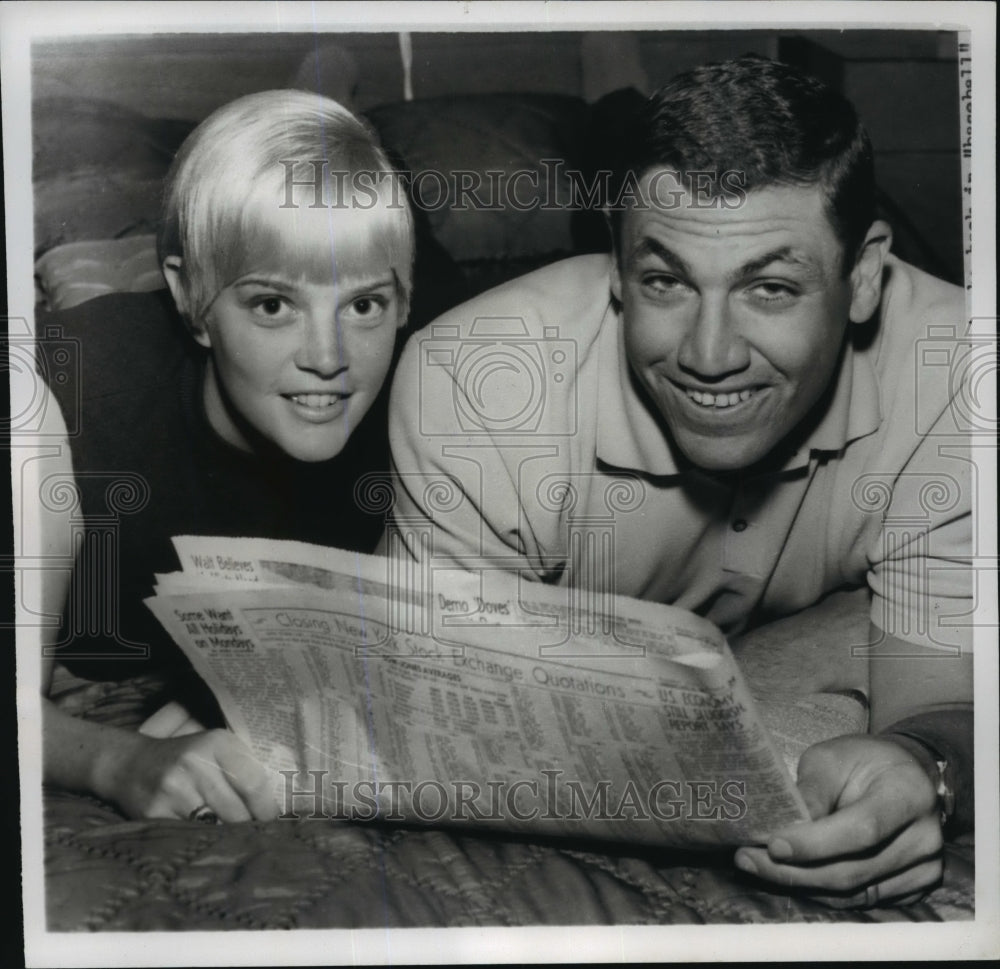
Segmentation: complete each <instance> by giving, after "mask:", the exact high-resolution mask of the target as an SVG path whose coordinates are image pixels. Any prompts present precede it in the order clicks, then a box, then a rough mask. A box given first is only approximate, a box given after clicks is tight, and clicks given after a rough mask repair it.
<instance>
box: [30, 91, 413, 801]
mask: <svg viewBox="0 0 1000 969" xmlns="http://www.w3.org/2000/svg"><path fill="white" fill-rule="evenodd" d="M158 244H159V252H160V258H161V264H162V267H163V273H164V276H165V279H166V282H167V286H168V290H169V297H168V296H167V294H166V293H160V294H144V295H124V294H123V295H117V296H111V297H105V298H101V299H98V300H93V301H91V302H89V303H87V304H84V305H83V306H81V307H78V308H77V309H75V310H73V311H71V312H70V313H67V314H63V315H62V316H55V317H52V318H51V319H50V320H49V321H46V331H47V332H50V331H51V325H56V327H57V329H58V330H59V332H60V333H61V336H62V337H63V339H64V341H65V339H67V338H68V339H70V340H72V341H75V344H76V345H77V346H78V347H79V367H78V370H77V372H76V373H75V374H71V375H70V379H64V380H62V382H58V381H53V382H52V383H51V387H50V389H51V391H52V393H53V394H54V395H55V397H56V398H57V399H58V402H59V405H60V407H61V408H62V410H63V412H66V411H67V409H68V408H74V414H76V415H77V421H76V422H74V423H78V427H79V434H77V435H76V436H75V437H74V438H73V439H72V441H71V450H72V459H73V466H74V471H75V475H76V481H77V486H78V489H79V492H80V494H81V506H82V511H83V518H84V520H85V522H86V527H85V528H84V530H83V532H82V541H81V544H80V549H79V551H78V554H77V557H76V566H75V569H74V574H73V582H72V589H71V592H70V594H69V595H68V596H67V603H68V604H67V606H66V609H65V611H64V619H63V624H62V630H61V634H60V637H59V642H58V643H57V644H55V648H54V649H52V650H50V651H49V652H51V654H52V656H54V657H55V658H56V659H59V660H60V661H61V662H63V663H64V664H65V665H66V666H68V667H69V668H70V669H71V670H72V671H73V672H75V673H77V674H80V675H85V676H87V677H89V678H93V679H113V678H121V677H124V676H130V675H136V674H139V673H147V672H149V671H151V670H155V671H158V672H163V673H164V674H166V675H167V677H168V678H170V679H171V681H172V682H173V683H175V684H177V683H179V682H180V681H182V680H184V679H185V670H186V669H187V664H186V661H185V660H184V659H183V656H182V655H181V654H180V651H179V650H178V649H177V648H176V646H174V644H173V643H172V642H170V641H169V639H168V638H167V637H166V636H165V634H164V633H163V631H162V629H161V628H160V627H159V626H158V624H157V623H156V622H155V620H154V619H153V618H152V616H151V615H150V614H149V613H148V610H146V609H145V607H144V606H143V605H142V600H143V598H145V597H146V596H148V595H150V594H151V592H152V586H153V582H154V576H155V574H156V573H158V572H168V571H172V570H174V569H176V568H177V562H176V558H175V556H174V553H173V550H172V546H171V544H170V538H171V537H172V536H174V535H179V534H223V535H254V536H260V537H267V538H282V539H303V540H308V541H311V542H316V543H318V544H325V545H332V546H337V547H341V548H349V549H356V550H359V551H366V552H367V551H372V550H373V549H374V547H375V545H376V543H377V541H378V538H379V536H380V534H381V530H382V521H381V519H380V518H378V517H377V516H374V515H366V514H365V513H364V512H363V511H362V510H361V509H360V508H358V507H357V505H356V504H355V502H354V498H353V496H354V489H355V484H356V482H357V481H358V480H359V478H360V477H361V476H363V475H364V474H366V473H369V472H380V471H381V472H384V471H386V470H387V468H388V463H387V462H388V458H387V454H388V449H387V446H386V436H385V415H384V403H385V396H386V394H385V392H384V391H385V384H386V378H387V375H388V374H389V371H390V369H391V366H392V363H393V360H394V355H395V350H396V345H397V342H398V335H399V333H400V330H401V328H402V327H403V325H404V323H405V321H406V317H407V309H408V304H409V298H410V293H411V288H412V274H413V273H412V267H413V249H414V245H413V219H412V215H411V212H410V209H409V206H408V204H407V202H406V199H405V195H404V194H403V193H402V192H401V191H400V186H399V184H398V181H397V178H396V175H395V173H394V171H393V169H392V167H391V165H390V164H389V162H388V160H387V158H386V156H385V155H384V153H383V152H382V151H381V149H380V148H379V147H378V146H377V144H376V142H375V139H374V137H373V135H372V134H371V132H370V131H369V130H368V128H367V127H366V126H365V125H363V124H362V123H361V122H360V121H359V120H358V119H356V118H355V117H354V116H353V115H351V114H350V112H348V111H347V110H346V109H344V108H342V107H341V106H340V105H338V104H336V103H335V102H333V101H330V100H328V99H326V98H322V97H320V96H318V95H314V94H309V93H306V92H299V91H270V92H263V93H260V94H254V95H250V96H248V97H245V98H242V99H240V100H238V101H235V102H233V103H232V104H229V105H226V106H225V107H223V108H221V109H219V110H218V111H217V112H215V113H214V114H213V115H212V116H211V117H210V118H208V119H207V120H206V121H205V122H204V123H203V124H202V125H200V126H199V127H198V128H197V129H196V130H195V132H194V133H193V134H192V135H191V136H190V137H189V138H188V140H187V141H186V142H185V143H184V145H183V146H182V148H181V150H180V152H179V153H178V156H177V158H176V160H175V162H174V165H173V167H172V168H171V171H170V173H169V175H168V178H167V184H166V190H165V204H164V213H163V224H162V227H161V232H160V236H159V240H158ZM50 349H51V348H50V347H47V345H46V342H45V341H44V340H42V341H40V345H39V350H40V353H41V368H42V370H43V372H51V373H55V371H56V369H57V365H56V362H55V361H54V360H51V359H49V358H48V354H49V350H50ZM77 408H78V411H77V410H76V409H77ZM123 496H124V497H123ZM109 525H110V526H111V527H110V528H109ZM109 535H110V536H112V539H113V540H112V542H111V544H110V545H109V543H108V541H107V537H108V536H109ZM109 549H110V551H109ZM50 594H51V591H50ZM51 665H52V657H49V658H48V659H47V660H46V661H45V668H44V669H43V684H44V685H45V687H46V689H47V688H48V684H49V682H50V679H51ZM186 699H187V698H186ZM187 702H190V700H189V699H187ZM44 736H45V778H46V780H47V781H48V782H50V783H53V784H57V785H60V786H64V787H70V788H74V789H78V790H86V791H90V792H92V793H94V794H96V795H98V796H100V797H102V798H103V799H105V800H109V801H112V802H114V803H116V804H117V805H118V806H119V807H120V808H121V810H122V811H123V812H124V813H125V814H127V815H129V816H133V817H141V816H150V817H174V818H188V817H198V818H199V819H204V818H206V817H207V818H211V819H214V818H215V817H217V818H219V819H222V820H226V821H238V820H246V819H249V818H261V819H266V818H271V817H274V816H276V813H277V807H276V805H275V804H274V803H273V801H272V796H271V794H270V791H271V789H272V785H271V783H270V779H269V778H268V777H266V776H265V774H264V771H263V768H261V767H260V766H259V765H258V764H257V763H256V762H255V761H254V760H253V758H252V756H251V755H250V753H249V752H248V751H247V749H246V748H245V747H244V746H243V745H242V744H241V743H240V742H239V741H238V740H237V739H236V738H235V736H234V735H232V734H231V733H229V732H228V731H225V730H210V731H201V732H198V733H193V734H188V735H185V736H173V737H169V738H165V739H155V738H153V737H151V736H147V735H145V734H143V733H137V732H133V731H130V730H123V729H119V728H113V727H108V726H104V725H101V724H97V723H93V722H86V721H82V720H79V719H76V718H74V717H72V716H70V715H69V714H67V713H65V712H63V711H61V710H59V709H57V708H56V707H55V706H54V705H53V704H51V703H48V702H46V713H45V726H44Z"/></svg>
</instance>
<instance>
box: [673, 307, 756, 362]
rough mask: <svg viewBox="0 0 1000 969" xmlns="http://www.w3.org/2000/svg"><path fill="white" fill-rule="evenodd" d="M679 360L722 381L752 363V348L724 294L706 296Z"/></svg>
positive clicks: (686, 338)
mask: <svg viewBox="0 0 1000 969" xmlns="http://www.w3.org/2000/svg"><path fill="white" fill-rule="evenodd" d="M677 362H678V363H679V364H680V366H681V367H682V368H683V369H684V370H687V371H689V372H690V373H692V374H694V375H696V376H698V377H701V378H703V379H705V380H721V379H722V378H724V377H726V376H728V375H729V374H733V373H739V372H740V371H741V370H745V369H746V368H747V367H748V366H749V365H750V349H749V347H748V346H747V343H746V341H745V340H744V339H743V337H742V335H741V334H740V333H739V331H738V327H737V325H736V321H735V319H734V318H733V314H732V313H731V312H730V308H729V304H728V300H727V298H726V296H725V295H724V294H720V295H718V296H715V295H714V294H707V295H702V297H701V299H700V301H699V305H698V309H697V310H696V312H695V314H694V317H693V318H692V320H691V322H690V324H689V326H688V329H687V332H686V333H685V335H684V340H683V341H682V343H681V345H680V349H679V351H678V354H677Z"/></svg>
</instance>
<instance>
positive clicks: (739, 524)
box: [733, 518, 747, 532]
mask: <svg viewBox="0 0 1000 969" xmlns="http://www.w3.org/2000/svg"><path fill="white" fill-rule="evenodd" d="M746 530H747V520H746V519H745V518H737V519H736V521H734V522H733V531H734V532H745V531H746Z"/></svg>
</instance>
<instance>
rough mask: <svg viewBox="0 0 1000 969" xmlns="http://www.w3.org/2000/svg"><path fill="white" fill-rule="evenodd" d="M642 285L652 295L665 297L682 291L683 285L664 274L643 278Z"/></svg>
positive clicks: (676, 279) (674, 278) (674, 277)
mask: <svg viewBox="0 0 1000 969" xmlns="http://www.w3.org/2000/svg"><path fill="white" fill-rule="evenodd" d="M642 285H643V287H644V288H645V289H647V290H649V291H650V292H651V293H653V294H654V295H660V296H667V295H670V294H672V293H676V292H678V291H679V290H681V289H683V287H684V284H683V283H682V282H681V281H680V280H679V279H678V278H677V277H676V276H670V275H667V274H665V273H656V274H655V275H650V276H645V277H643V280H642Z"/></svg>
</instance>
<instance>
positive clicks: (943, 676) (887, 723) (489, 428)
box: [390, 57, 972, 905]
mask: <svg viewBox="0 0 1000 969" xmlns="http://www.w3.org/2000/svg"><path fill="white" fill-rule="evenodd" d="M625 149H626V151H625V155H626V157H627V158H628V159H629V163H628V165H627V166H625V168H624V170H623V171H622V172H620V173H619V183H618V190H617V192H616V194H615V197H614V199H613V203H614V204H612V206H611V211H610V213H609V214H610V222H611V231H612V237H613V252H612V254H611V256H610V257H606V256H582V257H578V258H575V259H571V260H567V261H565V262H562V263H559V264H557V265H555V266H551V267H547V268H545V269H543V270H540V271H538V272H536V273H532V274H531V275H529V276H526V277H524V278H522V279H519V280H515V281H514V282H512V283H509V284H507V285H506V286H503V287H500V288H499V289H496V290H493V291H491V292H489V293H487V294H485V295H483V296H481V297H478V298H477V299H474V300H472V301H471V302H470V303H467V304H465V305H464V306H462V307H459V308H458V309H456V310H453V311H451V312H450V313H448V314H446V315H445V316H443V317H441V319H440V320H439V321H438V323H437V324H436V325H432V326H431V328H430V329H429V331H425V333H424V334H421V335H420V336H419V337H418V338H416V339H414V340H413V341H411V343H410V345H409V346H408V348H407V350H406V352H405V354H404V357H403V360H402V363H401V366H400V369H399V371H398V375H397V378H396V383H395V385H394V388H393V404H392V418H391V429H390V435H391V440H392V448H393V460H394V464H395V468H396V473H397V477H396V505H395V508H394V515H395V521H396V529H395V532H394V537H392V538H391V539H390V541H391V542H396V543H397V544H402V545H404V546H407V547H408V551H409V553H410V554H411V555H413V556H414V557H418V556H420V555H422V554H427V552H426V551H424V549H427V548H429V549H430V550H431V553H432V555H433V558H434V561H435V562H445V563H447V562H457V563H460V564H462V565H464V566H467V567H477V566H480V565H489V566H490V567H494V568H495V567H497V566H498V565H500V566H503V567H505V568H510V569H512V570H515V571H519V572H520V573H522V574H523V575H526V576H528V577H530V578H534V579H537V580H539V581H544V582H553V583H560V584H577V585H582V586H586V587H588V588H593V589H603V590H604V591H610V592H615V593H618V594H624V595H631V596H637V597H640V598H647V599H654V600H657V601H661V602H666V603H673V604H676V605H679V606H682V607H685V608H688V609H691V610H693V611H695V612H698V613H700V614H702V615H704V616H706V617H707V618H709V619H711V620H712V621H713V622H715V623H716V624H717V625H718V626H720V627H721V628H722V630H723V631H724V632H725V633H726V634H727V635H736V634H739V633H742V632H744V631H746V630H748V629H751V628H753V627H754V626H759V625H760V624H762V623H765V622H768V621H773V620H776V619H781V618H782V617H795V618H793V619H788V620H786V621H788V622H791V623H796V622H797V623H801V622H802V617H808V616H809V615H810V614H811V612H815V613H816V614H817V615H819V616H820V617H822V616H823V612H822V610H823V609H824V605H823V602H822V600H824V598H825V597H827V596H828V595H829V594H830V593H832V592H834V591H836V590H838V589H844V588H860V587H867V589H868V590H869V597H870V619H871V635H870V638H869V643H871V644H874V645H873V646H872V647H871V648H870V649H868V650H863V649H862V650H859V649H853V655H854V656H857V655H864V656H870V682H869V684H868V690H869V699H870V708H871V731H872V733H870V734H867V735H863V736H850V737H841V738H836V739H835V740H832V741H828V742H826V743H824V744H820V745H817V746H814V747H812V748H810V749H809V750H808V751H807V752H806V753H805V754H804V755H803V757H802V759H801V761H800V764H799V774H798V782H799V786H800V789H801V790H802V793H803V796H804V798H805V800H806V803H807V804H808V806H809V808H810V811H811V813H812V815H813V818H814V820H813V821H812V822H807V823H803V824H800V825H796V826H794V827H791V828H786V829H784V830H779V831H775V832H774V833H773V835H772V837H771V840H770V841H769V843H768V845H767V847H766V848H763V847H760V848H757V847H753V848H751V847H747V848H741V849H740V850H739V851H738V852H737V854H736V864H737V865H738V866H739V867H740V868H742V869H744V870H745V871H747V872H751V873H754V874H756V875H758V876H759V877H761V878H763V879H766V880H769V881H772V882H777V883H779V884H783V885H788V886H794V887H797V888H799V889H801V890H802V891H805V892H808V893H810V894H812V895H815V896H816V897H819V898H823V899H825V900H827V901H829V902H831V904H837V905H874V904H878V903H880V902H888V903H901V902H907V901H910V900H913V899H916V898H918V897H920V896H921V894H922V893H923V892H925V891H926V890H927V889H928V888H930V887H932V886H933V885H934V884H935V883H936V882H937V881H938V880H939V878H940V876H941V871H942V862H941V848H942V828H943V825H944V824H945V823H947V824H948V825H950V826H951V828H952V829H959V828H962V827H969V826H971V817H972V815H971V812H972V660H971V654H970V649H971V647H970V645H969V643H967V642H965V643H963V641H962V636H961V634H962V633H963V632H965V631H967V630H964V629H963V628H961V627H962V620H960V619H958V618H957V617H960V616H962V615H963V614H968V613H969V612H970V610H971V592H970V589H969V570H968V556H969V555H970V549H971V537H970V511H969V509H970V503H971V499H970V481H969V467H970V465H969V464H968V462H967V460H965V459H964V458H963V457H962V438H961V435H960V434H959V430H958V427H957V426H956V422H955V414H954V412H953V411H954V408H953V406H952V401H951V396H950V395H951V394H952V393H953V392H954V388H950V387H949V384H948V368H947V367H938V368H934V367H925V368H920V367H918V361H919V359H920V357H919V355H918V352H917V351H918V350H919V348H920V347H921V345H922V342H921V341H924V342H926V341H927V340H928V339H930V338H931V337H933V336H934V334H940V333H942V332H943V330H942V329H941V328H942V327H951V328H952V332H954V333H955V334H961V332H962V329H961V327H962V321H963V318H964V315H965V308H964V300H963V294H962V293H961V290H959V289H958V288H957V287H954V286H949V285H947V284H945V283H943V282H941V281H939V280H936V279H933V278H931V277H929V276H927V275H925V274H924V273H921V272H919V271H918V270H916V269H914V268H913V267H911V266H908V265H906V264H905V263H903V262H901V261H900V260H898V259H896V258H894V257H893V256H891V255H890V254H889V249H890V243H891V232H890V229H889V226H888V225H886V224H885V223H884V222H882V221H879V220H876V219H875V213H874V177H873V171H872V153H871V147H870V144H869V142H868V138H867V135H866V134H865V132H864V129H863V128H862V127H861V125H860V123H859V122H858V120H857V117H856V115H855V112H854V110H853V108H852V107H851V105H850V104H849V103H848V102H847V101H845V100H844V99H843V98H842V97H841V96H840V95H838V94H836V93H835V92H833V91H830V90H828V89H826V88H825V87H823V86H822V85H820V84H819V83H817V82H815V81H813V80H812V79H809V78H806V77H804V76H802V75H800V74H798V73H797V72H795V71H793V70H792V69H790V68H788V67H786V66H784V65H781V64H778V63H774V62H771V61H768V60H766V59H763V58H758V57H746V58H741V59H739V60H735V61H731V62H727V63H724V64H718V65H710V66H707V67H704V68H700V69H698V70H696V71H694V72H692V73H691V74H689V75H684V76H681V77H678V78H677V79H675V80H674V81H673V82H671V84H669V85H668V86H667V87H666V88H664V89H663V90H661V91H660V92H658V93H657V94H655V95H653V97H652V98H651V99H650V100H649V102H648V103H647V104H646V106H645V107H644V109H643V111H642V112H641V113H640V116H639V117H638V118H637V121H636V123H635V126H634V133H633V135H632V136H631V137H630V139H629V141H628V144H627V145H626V146H625ZM935 327H936V328H937V329H932V328H935ZM435 476H437V478H438V480H442V476H447V478H448V479H450V480H452V481H454V482H457V484H458V485H459V488H460V491H461V495H460V499H461V500H459V501H453V502H452V503H451V504H450V505H448V507H447V508H446V509H443V510H442V509H441V508H435V507H434V505H433V503H432V498H433V495H432V492H431V491H430V490H428V489H427V488H425V487H423V486H422V484H423V483H425V482H427V481H429V480H431V479H432V478H434V477H435ZM622 486H626V487H627V488H628V489H630V490H631V493H632V494H633V495H634V496H638V497H637V499H636V500H634V501H632V502H631V504H629V503H625V504H621V503H619V504H616V503H615V499H614V495H615V488H616V487H618V488H619V489H620V488H621V487H622ZM609 514H610V515H611V517H612V518H613V550H612V551H611V552H610V553H609V557H610V561H607V560H606V559H605V560H598V561H595V558H594V555H593V554H592V553H589V552H588V551H587V546H588V543H587V542H581V541H574V540H572V535H573V534H574V529H576V530H577V532H578V528H579V523H580V522H585V521H591V522H593V521H606V520H607V519H608V517H609ZM421 522H423V523H426V524H427V526H428V528H429V529H430V532H431V543H430V545H425V546H423V547H420V546H418V544H417V541H416V540H415V539H413V538H412V536H414V535H417V534H419V533H420V528H419V527H418V528H416V529H414V528H413V525H414V523H417V525H418V526H419V524H420V523H421ZM598 559H600V557H599V556H598ZM609 586H610V588H609ZM948 617H950V621H949V618H948ZM794 628H798V627H794ZM859 645H860V644H857V643H856V642H855V641H852V640H847V641H843V642H841V643H839V644H837V647H836V648H837V649H838V650H839V652H840V653H841V654H842V660H841V662H840V665H842V666H843V668H844V670H845V671H846V670H847V669H849V668H850V667H851V666H852V663H851V662H850V660H851V657H852V647H856V646H859ZM834 665H837V664H836V663H835V664H834ZM846 675H847V674H846V672H845V676H846ZM822 685H823V686H824V687H826V688H838V687H845V686H850V685H852V684H851V683H847V682H843V683H837V682H835V681H834V680H830V681H828V682H825V683H824V684H822ZM815 687H816V684H812V686H811V688H815ZM806 691H807V690H804V692H806Z"/></svg>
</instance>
